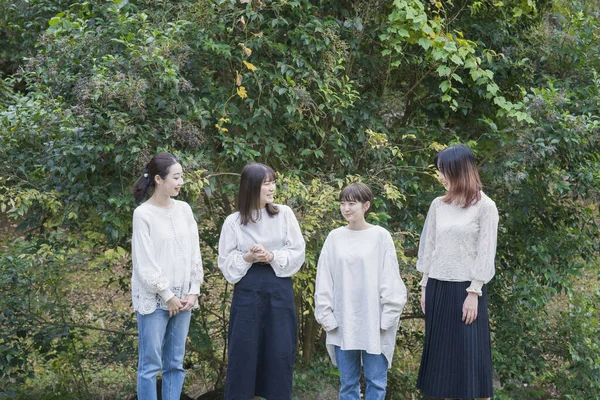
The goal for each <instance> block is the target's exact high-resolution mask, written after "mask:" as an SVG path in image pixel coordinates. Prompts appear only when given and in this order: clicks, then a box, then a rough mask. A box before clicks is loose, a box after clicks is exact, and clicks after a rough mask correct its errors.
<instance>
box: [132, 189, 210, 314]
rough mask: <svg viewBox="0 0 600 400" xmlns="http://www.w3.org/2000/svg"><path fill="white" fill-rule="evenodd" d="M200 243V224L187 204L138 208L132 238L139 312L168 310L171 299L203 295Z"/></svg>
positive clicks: (134, 290)
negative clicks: (201, 288) (201, 289)
mask: <svg viewBox="0 0 600 400" xmlns="http://www.w3.org/2000/svg"><path fill="white" fill-rule="evenodd" d="M199 242H200V241H199V237H198V225H197V224H196V220H195V219H194V215H193V214H192V209H191V207H190V206H189V204H187V203H186V202H183V201H179V200H173V205H172V206H171V207H170V208H168V209H165V208H161V207H157V206H154V205H152V204H149V203H147V202H146V203H142V204H141V205H140V206H139V207H137V208H136V209H135V211H134V212H133V235H132V239H131V257H132V261H133V273H132V277H131V295H132V300H133V308H134V309H135V311H137V312H139V313H140V314H150V313H152V312H154V311H155V310H156V309H157V308H159V309H163V310H167V309H168V306H167V304H166V303H167V301H168V300H169V299H171V297H173V296H177V297H179V298H180V299H182V298H183V297H185V296H186V295H188V294H199V293H200V285H201V283H202V280H203V279H204V271H203V269H202V258H201V256H200V243H199ZM194 307H197V304H196V305H194Z"/></svg>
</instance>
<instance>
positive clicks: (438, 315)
mask: <svg viewBox="0 0 600 400" xmlns="http://www.w3.org/2000/svg"><path fill="white" fill-rule="evenodd" d="M469 285H470V282H446V281H440V280H437V279H432V278H429V279H428V280H427V288H426V290H425V343H424V346H423V356H422V358H421V367H420V368H419V378H418V380H417V388H419V389H421V391H422V392H423V394H424V395H425V396H429V397H436V398H455V399H473V398H478V397H483V398H485V397H492V395H493V388H492V348H491V340H490V322H489V316H488V305H487V287H486V286H485V285H484V286H483V288H482V292H483V294H482V296H480V297H479V302H478V309H477V319H476V320H475V321H474V322H473V323H472V324H471V325H465V323H464V322H463V321H462V306H463V303H464V301H465V299H466V297H467V292H466V289H467V288H468V287H469Z"/></svg>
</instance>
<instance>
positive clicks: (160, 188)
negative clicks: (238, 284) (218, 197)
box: [131, 152, 204, 400]
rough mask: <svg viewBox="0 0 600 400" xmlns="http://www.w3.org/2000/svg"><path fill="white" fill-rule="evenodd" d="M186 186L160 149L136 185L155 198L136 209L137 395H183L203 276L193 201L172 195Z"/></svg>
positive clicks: (138, 192)
mask: <svg viewBox="0 0 600 400" xmlns="http://www.w3.org/2000/svg"><path fill="white" fill-rule="evenodd" d="M182 185H183V170H182V168H181V165H180V164H179V163H178V162H177V160H176V159H175V157H173V155H171V154H169V153H164V152H161V153H158V154H156V155H155V156H154V157H153V158H152V160H150V162H149V163H148V164H147V166H146V172H145V173H144V175H143V176H142V177H140V178H139V179H138V180H137V181H136V183H135V185H134V188H133V191H134V195H135V199H136V202H141V201H143V200H144V199H145V198H146V197H147V195H148V192H149V191H150V190H151V189H152V190H153V193H152V197H150V199H148V200H147V201H146V202H144V203H142V204H141V205H140V206H138V207H137V208H136V209H135V211H134V213H133V235H132V240H131V255H132V261H133V271H132V278H131V292H132V300H133V307H134V309H135V312H136V319H137V322H138V355H139V359H138V377H137V392H138V393H137V394H138V398H140V399H144V400H147V399H149V400H153V399H156V398H157V392H156V376H157V374H158V373H159V372H161V371H162V380H163V381H162V382H163V383H162V398H163V399H179V397H180V395H181V390H182V388H183V380H184V378H185V371H184V369H183V357H184V354H185V341H186V338H187V334H188V330H189V325H190V318H191V309H192V308H194V307H196V306H197V299H198V296H199V294H200V285H201V284H202V280H203V277H204V273H203V269H202V258H201V256H200V243H199V238H198V226H197V224H196V221H195V219H194V215H193V214H192V209H191V208H190V206H189V205H188V204H187V203H185V202H183V201H178V200H175V199H172V197H174V196H177V195H178V194H179V191H180V189H181V186H182Z"/></svg>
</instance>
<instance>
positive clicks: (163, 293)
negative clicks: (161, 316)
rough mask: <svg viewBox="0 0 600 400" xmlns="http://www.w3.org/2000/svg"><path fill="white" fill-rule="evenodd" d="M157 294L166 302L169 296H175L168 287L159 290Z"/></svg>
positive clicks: (169, 298)
mask: <svg viewBox="0 0 600 400" xmlns="http://www.w3.org/2000/svg"><path fill="white" fill-rule="evenodd" d="M158 294H159V296H160V297H162V299H163V300H164V301H165V302H167V301H169V300H171V298H172V297H173V296H175V295H174V294H173V292H171V289H169V288H166V289H165V290H161V291H160V292H158Z"/></svg>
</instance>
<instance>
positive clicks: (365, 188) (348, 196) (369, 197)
mask: <svg viewBox="0 0 600 400" xmlns="http://www.w3.org/2000/svg"><path fill="white" fill-rule="evenodd" d="M339 200H340V201H355V202H358V203H366V202H367V201H368V202H369V209H370V208H371V205H373V191H372V190H371V188H370V187H369V185H365V184H364V183H362V182H354V183H351V184H349V185H348V186H346V187H345V188H343V189H342V191H341V192H340V198H339ZM369 209H367V211H369Z"/></svg>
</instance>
